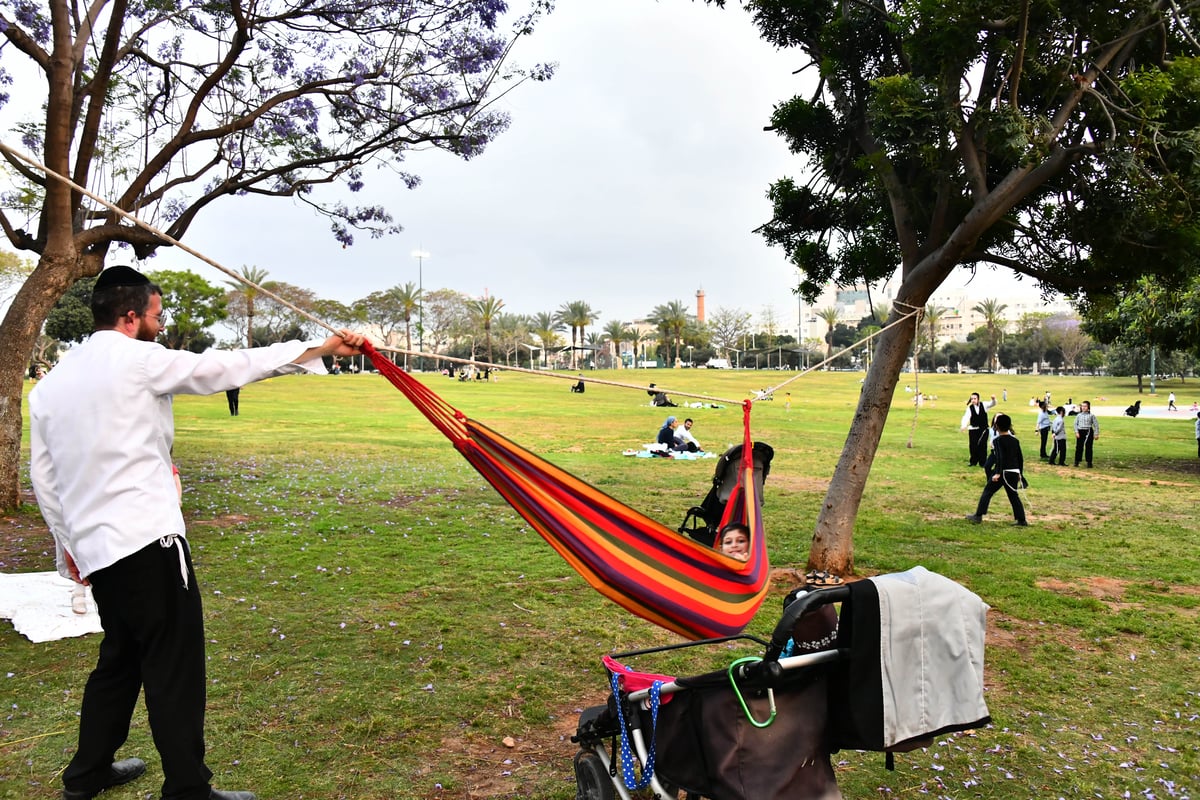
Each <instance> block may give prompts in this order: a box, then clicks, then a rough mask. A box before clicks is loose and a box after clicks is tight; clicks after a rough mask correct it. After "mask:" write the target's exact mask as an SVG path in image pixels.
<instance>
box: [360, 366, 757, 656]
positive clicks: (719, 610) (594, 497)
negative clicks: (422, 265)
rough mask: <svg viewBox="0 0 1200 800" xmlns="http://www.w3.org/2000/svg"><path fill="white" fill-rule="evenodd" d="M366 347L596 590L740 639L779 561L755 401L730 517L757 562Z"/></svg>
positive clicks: (688, 625) (645, 611) (701, 634)
mask: <svg viewBox="0 0 1200 800" xmlns="http://www.w3.org/2000/svg"><path fill="white" fill-rule="evenodd" d="M363 350H364V352H365V353H366V354H367V356H368V357H370V358H371V360H372V361H373V362H374V364H375V368H376V369H378V370H379V372H380V374H382V375H383V376H384V377H385V378H387V379H388V380H389V381H390V382H391V383H392V384H393V385H394V386H395V387H396V388H397V389H399V390H400V391H401V392H402V393H403V394H404V396H405V397H407V398H408V399H409V400H410V401H411V402H412V403H413V405H415V406H416V407H417V409H418V410H419V411H420V412H421V413H422V414H424V415H425V417H426V418H427V419H428V420H429V421H430V422H432V423H433V424H434V426H435V427H437V429H438V430H440V431H441V432H442V433H443V434H444V435H445V436H446V438H448V439H449V440H450V441H451V442H452V443H453V444H454V446H455V448H456V449H457V450H458V451H459V453H461V454H462V455H463V457H464V458H466V459H467V461H468V462H470V464H471V466H473V467H475V469H476V470H477V471H478V472H479V474H480V475H482V476H483V477H484V479H485V480H487V482H488V483H490V484H491V485H492V486H493V487H494V488H495V489H496V491H498V492H499V493H500V494H501V496H503V497H504V499H505V500H506V501H508V503H509V504H510V505H512V507H513V508H515V509H516V510H517V512H518V513H519V514H520V515H521V516H522V517H524V519H525V521H526V522H528V523H529V524H530V525H531V526H532V527H533V529H534V530H536V531H537V532H538V533H539V534H541V536H542V538H543V539H545V540H546V541H547V542H548V543H549V544H550V546H551V547H553V548H554V549H555V550H556V551H558V554H559V555H561V556H562V557H563V559H565V560H566V562H567V563H568V564H570V565H571V567H572V568H573V569H574V570H575V571H576V572H578V573H579V574H580V575H581V576H582V577H583V578H584V580H586V581H587V582H588V583H589V584H591V586H592V588H594V589H596V590H597V591H598V592H600V593H601V594H603V595H604V596H605V597H607V598H608V599H610V600H612V601H613V602H614V603H616V604H617V605H619V606H621V607H622V608H625V609H627V610H628V611H631V612H632V613H634V614H636V615H638V616H639V617H642V618H643V619H646V620H649V621H650V622H653V623H655V624H656V625H659V626H661V627H663V628H666V629H668V630H671V631H674V632H676V633H678V634H680V635H682V636H685V637H688V638H691V639H704V638H715V637H720V636H732V635H734V634H737V633H740V632H741V631H742V629H743V628H745V627H746V624H747V623H749V621H750V620H751V619H752V618H753V617H754V613H755V612H756V611H757V610H758V607H759V605H761V603H762V600H763V597H764V596H765V595H766V592H767V582H768V581H767V579H768V573H769V572H770V565H769V563H768V562H767V549H766V543H765V541H764V536H763V524H762V516H761V514H760V510H761V507H762V497H761V496H759V492H758V491H757V490H756V489H755V482H754V479H753V477H754V464H753V461H752V458H751V456H752V455H753V450H754V448H753V444H752V442H751V441H750V403H749V402H748V401H747V402H746V403H745V405H744V410H743V417H744V423H745V425H744V442H743V447H742V463H741V468H740V476H739V480H738V487H737V488H736V489H735V490H734V491H733V493H732V494H731V495H730V498H729V502H728V503H727V505H726V507H725V513H724V516H723V517H722V520H721V524H722V525H724V524H726V523H727V522H729V521H732V520H738V519H740V520H742V521H744V522H745V523H746V525H747V527H748V528H749V529H750V532H751V535H750V560H749V561H746V562H741V561H737V560H735V559H732V558H729V557H728V556H725V555H724V554H722V553H720V552H719V551H718V550H716V549H714V548H711V547H706V546H704V545H702V544H700V543H699V542H696V541H694V540H692V539H690V538H688V537H686V536H683V535H681V534H679V533H678V532H676V531H675V530H672V529H671V528H668V527H666V526H664V525H660V524H659V523H657V522H655V521H654V520H652V519H650V518H648V517H645V516H643V515H642V514H639V513H638V512H637V511H634V510H633V509H631V508H629V507H628V506H625V505H622V504H621V503H619V502H617V501H616V500H615V499H613V498H612V497H610V496H608V495H607V494H605V493H604V492H601V491H600V490H598V489H596V488H595V487H593V486H590V485H588V484H587V483H585V482H583V481H581V480H580V479H579V478H576V477H575V476H573V475H571V474H570V473H568V472H565V471H564V470H561V469H559V468H558V467H556V466H554V465H553V464H550V463H549V462H547V461H545V460H544V459H541V458H539V457H538V456H536V455H534V454H533V453H531V452H530V451H528V450H526V449H524V448H523V447H520V446H519V445H517V444H516V443H514V442H512V441H511V440H509V439H507V438H505V437H504V436H501V435H500V434H499V433H497V432H496V431H494V430H492V429H491V428H488V427H487V426H485V425H482V424H480V423H478V422H475V421H474V420H471V419H469V418H467V417H466V416H465V415H463V414H462V413H461V412H459V411H457V410H456V409H455V408H454V407H453V406H451V405H450V404H448V403H447V402H446V401H445V400H443V399H442V398H440V397H438V396H437V395H436V394H434V392H433V391H432V390H431V389H429V388H428V387H427V386H425V385H424V384H422V383H420V382H419V381H417V380H416V379H414V378H413V377H412V376H410V375H408V374H407V373H406V372H405V371H404V370H403V369H402V368H400V367H398V366H397V365H395V364H393V363H392V362H391V361H390V360H388V359H387V358H386V357H384V356H382V355H380V354H379V353H378V352H377V351H376V350H375V349H374V348H373V347H371V345H370V344H369V343H368V344H365V345H364V346H363Z"/></svg>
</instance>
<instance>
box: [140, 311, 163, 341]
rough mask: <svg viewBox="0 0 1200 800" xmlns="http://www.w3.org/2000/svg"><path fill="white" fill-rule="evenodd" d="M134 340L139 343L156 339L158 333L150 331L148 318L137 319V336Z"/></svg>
mask: <svg viewBox="0 0 1200 800" xmlns="http://www.w3.org/2000/svg"><path fill="white" fill-rule="evenodd" d="M134 338H136V339H137V340H138V341H140V342H153V341H154V340H155V339H157V338H158V331H152V330H150V322H149V318H148V317H138V329H137V336H136V337H134Z"/></svg>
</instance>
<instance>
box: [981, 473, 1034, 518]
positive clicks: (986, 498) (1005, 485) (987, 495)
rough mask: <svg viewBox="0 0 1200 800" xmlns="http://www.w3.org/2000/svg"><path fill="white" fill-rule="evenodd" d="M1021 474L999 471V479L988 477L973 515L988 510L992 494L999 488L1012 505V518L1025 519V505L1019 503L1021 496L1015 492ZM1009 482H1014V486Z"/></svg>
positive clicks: (982, 513) (984, 512)
mask: <svg viewBox="0 0 1200 800" xmlns="http://www.w3.org/2000/svg"><path fill="white" fill-rule="evenodd" d="M1020 480H1021V476H1020V475H1017V473H1015V472H1014V473H1010V474H1009V475H1005V474H1004V473H1001V475H1000V480H998V481H994V480H992V479H991V478H988V482H987V485H986V486H984V487H983V494H981V495H979V505H978V506H976V507H975V516H977V517H982V516H983V515H984V514H986V513H987V512H988V506H989V505H990V504H991V502H992V496H993V495H995V494H996V492H998V491H1000V490H1001V489H1003V490H1004V493H1005V494H1006V495H1008V502H1009V504H1010V505H1011V506H1012V511H1013V519H1015V520H1016V521H1017V522H1024V521H1025V506H1024V505H1022V504H1021V496H1020V495H1018V494H1017V488H1016V487H1017V486H1019V485H1020V483H1019V482H1020ZM1010 483H1015V484H1016V485H1014V486H1009V484H1010Z"/></svg>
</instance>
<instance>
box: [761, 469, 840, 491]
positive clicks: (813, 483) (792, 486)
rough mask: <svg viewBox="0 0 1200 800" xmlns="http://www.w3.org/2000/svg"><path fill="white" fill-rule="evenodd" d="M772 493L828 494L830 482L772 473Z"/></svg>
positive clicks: (821, 479)
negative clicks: (782, 491)
mask: <svg viewBox="0 0 1200 800" xmlns="http://www.w3.org/2000/svg"><path fill="white" fill-rule="evenodd" d="M770 481H771V491H773V492H774V491H779V490H785V491H790V492H826V491H828V490H829V481H828V480H826V479H823V478H806V477H804V476H803V475H776V474H775V473H771V478H770Z"/></svg>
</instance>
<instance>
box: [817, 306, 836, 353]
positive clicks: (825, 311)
mask: <svg viewBox="0 0 1200 800" xmlns="http://www.w3.org/2000/svg"><path fill="white" fill-rule="evenodd" d="M817 316H818V317H819V318H820V319H821V321H822V322H824V323H825V360H826V361H829V360H830V359H831V358H833V329H834V328H836V327H837V324H838V321H839V320H840V319H841V312H839V311H838V309H837V306H829V307H828V308H822V309H821V310H820V311H818V312H817ZM825 369H829V364H826V365H825Z"/></svg>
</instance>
